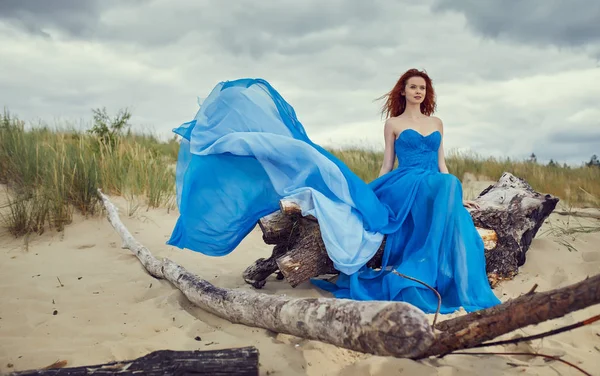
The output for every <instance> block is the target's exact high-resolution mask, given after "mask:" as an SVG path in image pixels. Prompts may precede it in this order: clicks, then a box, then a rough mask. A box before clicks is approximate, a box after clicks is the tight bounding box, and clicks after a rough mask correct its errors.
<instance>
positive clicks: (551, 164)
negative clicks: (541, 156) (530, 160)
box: [548, 158, 558, 167]
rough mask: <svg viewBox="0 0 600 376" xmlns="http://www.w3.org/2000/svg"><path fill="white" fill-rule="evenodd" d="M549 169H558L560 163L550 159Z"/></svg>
mask: <svg viewBox="0 0 600 376" xmlns="http://www.w3.org/2000/svg"><path fill="white" fill-rule="evenodd" d="M548 167H558V163H556V162H554V159H552V158H550V162H548Z"/></svg>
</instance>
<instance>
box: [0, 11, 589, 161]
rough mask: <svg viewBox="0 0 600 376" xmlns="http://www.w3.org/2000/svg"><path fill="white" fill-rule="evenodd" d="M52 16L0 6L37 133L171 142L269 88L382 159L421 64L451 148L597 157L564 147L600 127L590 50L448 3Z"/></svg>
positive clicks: (15, 93)
mask: <svg viewBox="0 0 600 376" xmlns="http://www.w3.org/2000/svg"><path fill="white" fill-rule="evenodd" d="M432 1H433V0H432ZM435 1H437V0H435ZM44 4H46V3H45V2H39V3H38V2H34V1H33V2H20V1H19V2H16V1H4V2H2V3H0V6H1V7H2V8H1V9H0V14H1V16H0V105H5V106H7V107H8V108H9V109H10V110H11V111H12V112H15V113H16V114H17V115H19V116H20V117H21V118H25V119H26V120H35V119H44V120H46V121H50V122H51V121H53V119H57V118H60V119H69V120H71V121H75V122H77V121H79V119H91V109H92V108H96V107H103V106H106V107H107V108H108V110H109V111H110V112H116V111H117V110H118V109H119V108H122V107H130V108H131V110H132V112H133V114H134V117H133V118H132V122H133V123H134V124H135V128H142V127H149V128H151V129H155V130H156V131H157V132H160V133H161V134H165V135H170V130H171V129H172V128H174V127H176V126H178V125H179V124H181V123H183V122H186V121H188V120H190V118H191V117H193V115H194V114H195V112H196V110H197V98H198V97H200V98H201V97H203V96H206V95H208V93H209V92H210V90H211V89H212V88H213V86H214V85H215V84H216V83H218V82H219V81H222V80H229V79H235V78H239V77H262V78H265V79H267V80H269V81H270V82H271V83H272V84H273V85H274V87H275V88H276V89H277V90H278V91H279V92H280V93H281V94H282V95H283V96H284V97H285V98H286V99H287V100H288V101H289V102H290V103H291V104H292V105H293V106H294V107H295V109H296V112H297V114H298V116H299V118H300V120H301V121H302V122H303V124H304V125H305V127H306V128H307V131H308V133H309V135H310V136H311V138H312V139H313V140H315V141H317V142H320V143H323V144H325V145H332V146H333V145H337V146H339V145H344V144H351V145H356V144H360V145H361V146H372V147H376V148H379V149H381V148H382V147H383V131H382V124H383V120H382V119H381V118H380V116H379V109H380V106H381V102H376V101H374V100H375V98H377V97H379V96H381V95H382V94H384V93H385V92H387V91H389V90H390V89H391V88H392V86H393V85H394V84H395V82H396V80H397V79H398V77H399V76H400V74H402V72H404V71H405V70H406V69H408V68H411V67H416V68H421V69H426V70H427V71H428V73H429V74H430V75H431V77H432V78H433V80H434V85H435V88H436V90H437V92H438V109H439V112H438V115H439V116H440V117H441V118H442V119H443V120H444V123H445V125H446V129H447V132H446V140H445V145H446V148H447V149H461V150H464V149H470V150H473V151H475V152H478V153H480V154H482V155H497V156H505V155H511V156H516V157H519V158H521V157H523V158H525V157H526V156H528V155H529V154H530V153H531V152H532V151H534V152H535V153H536V154H537V155H538V157H539V159H540V160H542V159H543V158H548V159H549V158H555V159H556V158H557V157H558V153H559V151H560V155H561V158H563V159H564V160H572V161H578V160H579V161H580V160H587V159H589V155H588V154H590V153H589V151H590V150H591V149H589V150H588V149H585V150H584V149H583V148H581V147H578V146H577V145H576V144H566V143H565V144H564V145H563V144H561V145H562V146H560V147H558V146H556V145H555V144H556V141H555V140H554V139H552V138H549V137H550V135H552V134H554V133H553V132H558V131H559V130H561V129H565V127H568V129H571V130H573V131H582V132H583V131H584V130H585V129H591V128H592V127H595V126H597V125H598V124H597V121H596V120H595V119H598V117H596V116H595V113H591V112H589V111H590V110H589V109H590V108H595V106H596V104H595V102H594V98H598V97H600V93H599V92H598V90H597V89H596V88H595V86H594V85H593V82H600V81H599V80H600V77H599V76H598V72H600V71H599V70H598V69H597V68H596V66H597V63H596V61H595V60H594V58H593V57H591V56H590V55H589V54H588V53H587V51H584V50H581V51H578V50H575V51H571V50H565V49H564V48H562V47H557V46H554V45H549V44H540V43H538V44H536V43H533V44H532V43H529V42H522V41H516V39H515V40H513V39H509V38H504V37H499V38H491V37H486V38H482V37H481V33H480V32H479V31H478V32H475V33H474V32H473V30H472V26H469V25H471V23H472V21H470V20H469V18H468V17H465V16H464V15H463V14H462V13H460V12H439V9H440V6H441V5H440V4H441V3H440V2H439V1H438V2H434V3H432V4H437V5H435V6H434V7H433V8H432V5H431V4H430V2H420V3H415V2H409V1H395V2H389V1H385V0H376V1H374V2H371V3H366V2H363V1H359V0H351V1H343V2H342V1H341V0H335V1H331V2H327V3H325V2H323V3H319V2H317V1H316V0H308V1H304V2H297V1H290V0H281V1H260V2H256V1H247V0H243V1H236V2H216V1H209V0H198V1H191V0H172V1H166V0H154V1H142V0H135V1H134V0H129V1H122V2H121V1H116V0H114V1H113V0H110V1H91V2H79V1H71V2H67V1H64V0H62V1H57V2H52V5H53V7H54V8H52V9H50V10H49V9H46V8H43V6H44ZM442 5H443V4H442ZM436 10H438V11H436ZM540 22H541V21H540ZM548 22H550V21H548ZM588 26H589V25H588ZM589 28H593V25H592V26H589ZM44 33H45V34H44ZM565 43H566V42H565ZM599 51H600V49H599ZM586 111H587V112H586ZM569 145H570V146H569ZM586 145H590V143H588V144H586ZM590 148H593V145H591V146H590ZM598 152H600V151H596V153H598Z"/></svg>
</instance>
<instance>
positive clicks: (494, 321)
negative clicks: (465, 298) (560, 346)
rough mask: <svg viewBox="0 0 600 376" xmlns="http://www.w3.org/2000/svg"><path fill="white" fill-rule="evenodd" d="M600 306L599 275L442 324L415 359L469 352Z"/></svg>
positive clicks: (437, 326) (531, 294) (437, 327)
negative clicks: (540, 324)
mask: <svg viewBox="0 0 600 376" xmlns="http://www.w3.org/2000/svg"><path fill="white" fill-rule="evenodd" d="M595 304H600V274H599V275H596V276H594V277H591V278H587V279H585V280H583V281H581V282H578V283H575V284H572V285H570V286H566V287H563V288H560V289H556V290H551V291H546V292H539V293H535V292H532V293H528V294H525V295H522V296H520V297H518V298H515V299H512V300H509V301H507V302H505V303H503V304H500V305H497V306H495V307H492V308H488V309H484V310H481V311H477V312H473V313H470V314H468V315H465V316H460V317H456V318H453V319H450V320H446V321H442V322H440V323H438V324H437V325H436V329H439V330H442V331H443V332H442V333H441V334H438V335H437V336H436V337H437V338H436V341H435V343H434V344H433V345H432V346H431V348H429V349H428V350H427V351H426V352H425V353H423V354H421V355H419V356H418V357H417V358H424V357H428V356H432V355H440V354H445V353H449V352H451V351H456V350H460V349H467V348H472V347H474V346H476V345H479V344H481V343H483V342H485V341H489V340H491V339H494V338H496V337H499V336H501V335H503V334H506V333H509V332H512V331H513V330H516V329H519V328H524V327H526V326H529V325H534V324H538V323H541V322H544V321H548V320H552V319H556V318H559V317H562V316H564V315H566V314H568V313H570V312H573V311H577V310H580V309H583V308H586V307H589V306H592V305H595Z"/></svg>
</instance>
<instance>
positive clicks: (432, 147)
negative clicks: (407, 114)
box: [394, 129, 442, 171]
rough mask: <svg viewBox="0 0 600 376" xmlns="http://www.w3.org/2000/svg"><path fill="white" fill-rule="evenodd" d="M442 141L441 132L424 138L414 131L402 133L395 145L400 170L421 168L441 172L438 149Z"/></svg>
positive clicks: (406, 130)
mask: <svg viewBox="0 0 600 376" xmlns="http://www.w3.org/2000/svg"><path fill="white" fill-rule="evenodd" d="M441 141H442V135H441V133H440V132H439V131H434V132H433V133H430V134H428V135H427V136H423V135H422V134H420V133H419V132H417V131H415V130H414V129H405V130H403V131H402V132H400V135H399V136H398V138H396V141H395V143H394V145H395V147H394V149H395V152H396V158H397V159H398V168H400V169H405V168H421V169H425V170H432V171H439V167H438V149H439V147H440V143H441Z"/></svg>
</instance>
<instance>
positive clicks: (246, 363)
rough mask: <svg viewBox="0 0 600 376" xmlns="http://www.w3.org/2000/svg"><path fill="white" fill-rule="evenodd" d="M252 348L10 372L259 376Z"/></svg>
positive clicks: (24, 375) (30, 375) (27, 375)
mask: <svg viewBox="0 0 600 376" xmlns="http://www.w3.org/2000/svg"><path fill="white" fill-rule="evenodd" d="M258 371H259V369H258V350H257V349H256V348H255V347H242V348H239V349H223V350H210V351H197V350H196V351H172V350H159V351H154V352H151V353H149V354H147V355H145V356H142V357H140V358H137V359H134V360H127V361H119V362H110V363H104V364H96V365H90V366H81V367H68V368H48V369H41V370H29V371H21V372H13V373H11V374H10V376H80V375H82V376H83V375H117V374H118V375H124V376H133V375H148V376H162V375H207V376H208V375H210V376H225V375H237V376H258Z"/></svg>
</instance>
